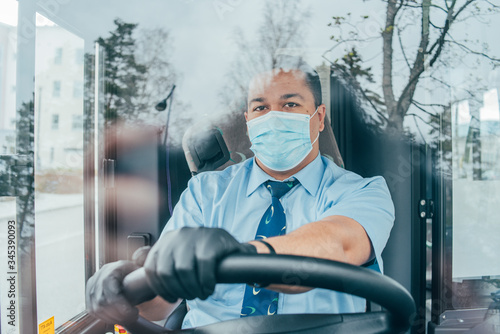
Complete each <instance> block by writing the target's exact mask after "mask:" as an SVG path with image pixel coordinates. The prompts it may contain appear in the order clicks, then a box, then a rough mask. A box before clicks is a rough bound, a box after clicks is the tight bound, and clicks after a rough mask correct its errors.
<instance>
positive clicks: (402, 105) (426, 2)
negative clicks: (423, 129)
mask: <svg viewBox="0 0 500 334" xmlns="http://www.w3.org/2000/svg"><path fill="white" fill-rule="evenodd" d="M430 5H431V0H423V2H422V32H421V36H420V44H419V47H418V52H417V56H416V57H415V61H414V63H413V67H412V69H411V71H410V79H409V80H408V83H407V84H406V86H405V88H404V89H403V92H402V93H401V95H400V97H399V99H398V103H397V106H396V112H397V115H394V118H393V121H394V122H402V119H403V118H404V116H405V115H406V113H407V112H408V108H409V107H410V104H411V101H412V99H413V95H414V94H415V89H416V88H417V83H418V79H419V77H420V75H421V74H422V73H423V72H424V62H425V57H426V50H427V46H428V45H429V14H430Z"/></svg>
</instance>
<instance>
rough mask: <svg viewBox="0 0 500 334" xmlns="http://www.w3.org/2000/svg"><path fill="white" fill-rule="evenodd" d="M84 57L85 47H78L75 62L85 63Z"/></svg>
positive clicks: (78, 63)
mask: <svg viewBox="0 0 500 334" xmlns="http://www.w3.org/2000/svg"><path fill="white" fill-rule="evenodd" d="M83 57H84V54H83V49H82V48H80V49H76V50H75V64H77V65H81V64H83Z"/></svg>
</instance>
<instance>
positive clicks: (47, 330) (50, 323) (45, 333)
mask: <svg viewBox="0 0 500 334" xmlns="http://www.w3.org/2000/svg"><path fill="white" fill-rule="evenodd" d="M54 333H55V331H54V317H52V318H50V319H48V320H45V321H44V322H42V323H41V324H40V325H38V334H54Z"/></svg>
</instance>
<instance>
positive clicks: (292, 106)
mask: <svg viewBox="0 0 500 334" xmlns="http://www.w3.org/2000/svg"><path fill="white" fill-rule="evenodd" d="M298 106H299V105H298V104H297V103H295V102H288V103H286V104H285V105H284V107H287V108H295V107H298Z"/></svg>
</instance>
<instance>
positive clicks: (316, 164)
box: [247, 153, 325, 196]
mask: <svg viewBox="0 0 500 334" xmlns="http://www.w3.org/2000/svg"><path fill="white" fill-rule="evenodd" d="M324 169H325V167H324V166H323V163H322V161H321V155H320V154H319V153H318V156H317V157H316V158H315V159H314V160H313V161H311V162H310V163H309V164H308V165H307V166H305V167H304V168H302V169H301V170H300V171H298V172H297V173H296V174H295V175H292V176H291V177H290V178H292V177H294V178H296V179H297V180H299V182H300V184H301V185H302V186H304V188H305V189H306V190H307V191H308V192H309V193H310V194H311V195H312V196H316V193H317V192H318V188H319V184H320V182H321V178H322V177H323V173H324ZM267 180H275V179H274V178H272V177H271V176H269V174H267V173H266V172H264V171H263V170H262V169H261V168H260V167H259V166H258V165H257V163H256V162H255V157H254V158H253V159H252V162H251V165H250V177H249V180H248V186H247V196H250V195H251V194H252V193H253V192H254V191H255V190H256V189H257V188H258V187H259V186H260V185H261V184H262V183H264V182H266V181H267Z"/></svg>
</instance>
